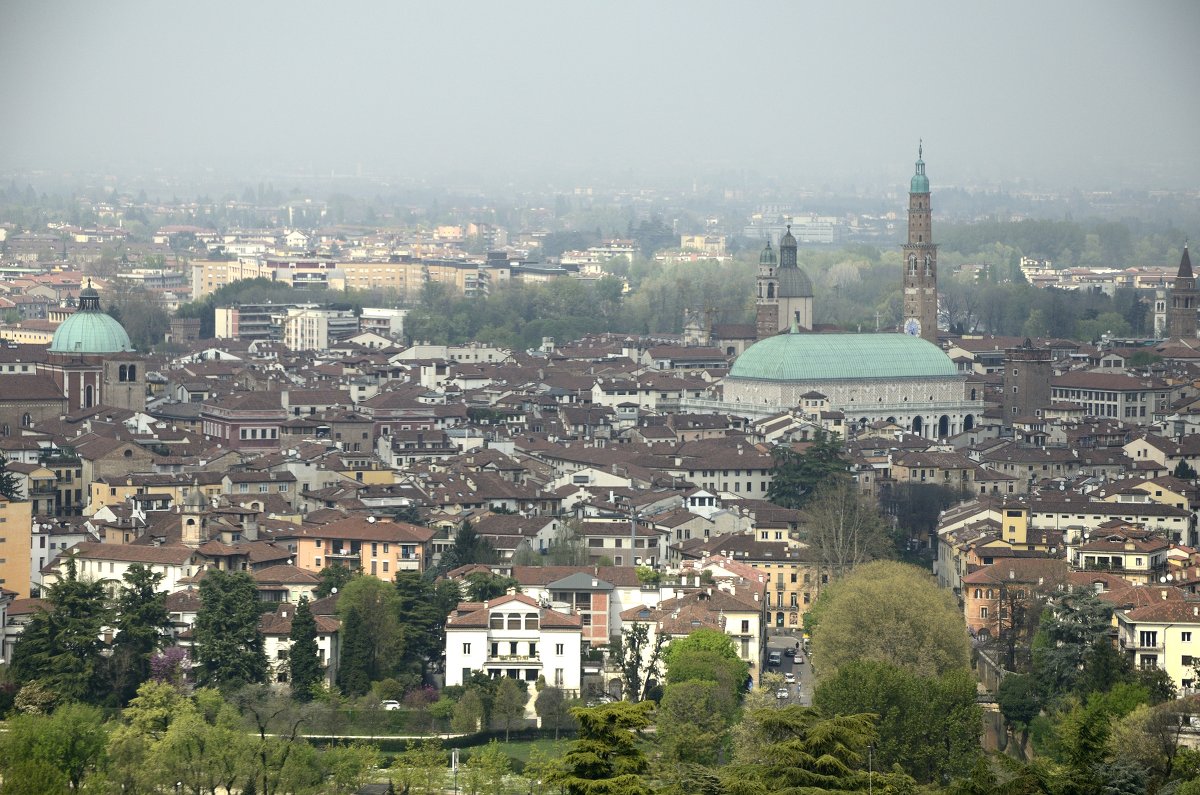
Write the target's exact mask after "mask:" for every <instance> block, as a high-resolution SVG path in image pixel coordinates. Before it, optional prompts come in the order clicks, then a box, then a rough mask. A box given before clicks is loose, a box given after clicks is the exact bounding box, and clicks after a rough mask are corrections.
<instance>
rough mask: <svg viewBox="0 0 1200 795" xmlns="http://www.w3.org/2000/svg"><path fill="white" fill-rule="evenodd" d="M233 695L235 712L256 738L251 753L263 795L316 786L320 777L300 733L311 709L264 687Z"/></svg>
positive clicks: (311, 754) (248, 688)
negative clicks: (242, 717) (245, 721)
mask: <svg viewBox="0 0 1200 795" xmlns="http://www.w3.org/2000/svg"><path fill="white" fill-rule="evenodd" d="M236 695H237V702H236V703H237V706H238V709H239V710H240V711H241V713H242V715H243V716H245V718H246V719H247V720H248V721H249V722H250V724H251V727H252V730H253V732H254V734H255V735H256V737H255V738H254V740H253V745H252V747H251V751H252V753H253V756H254V759H255V777H256V778H257V779H258V787H259V789H261V791H262V795H273V794H274V793H286V792H294V791H295V790H296V789H298V788H307V787H315V786H316V785H317V784H319V783H320V778H321V776H320V771H319V770H315V769H314V768H315V767H316V764H315V762H316V760H315V759H314V757H313V749H312V747H311V746H309V745H308V744H307V742H305V740H304V738H303V737H302V736H301V734H300V727H301V726H303V725H304V724H305V723H306V722H307V721H308V720H309V718H310V716H311V709H312V708H311V707H310V706H308V705H298V704H296V702H295V701H293V700H292V699H291V698H288V697H287V696H285V695H283V694H281V693H279V692H277V691H275V690H272V689H271V688H270V687H268V686H266V685H249V686H247V687H245V688H243V689H241V690H239V691H238V692H237V694H236ZM313 779H315V781H314V780H313Z"/></svg>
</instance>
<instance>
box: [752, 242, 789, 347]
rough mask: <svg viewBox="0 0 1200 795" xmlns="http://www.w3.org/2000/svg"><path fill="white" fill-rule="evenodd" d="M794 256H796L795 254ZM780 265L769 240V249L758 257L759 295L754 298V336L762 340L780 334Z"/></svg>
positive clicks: (764, 250) (757, 280)
mask: <svg viewBox="0 0 1200 795" xmlns="http://www.w3.org/2000/svg"><path fill="white" fill-rule="evenodd" d="M792 256H793V257H794V256H795V253H794V252H793V254H792ZM778 265H779V260H778V259H777V258H776V257H775V250H774V249H773V248H771V241H770V240H767V247H766V248H764V249H763V250H762V253H761V254H759V255H758V278H757V279H756V282H757V289H758V294H757V295H756V296H755V298H754V307H755V317H754V336H755V337H756V338H757V339H760V340H765V339H766V338H767V337H773V336H775V335H776V334H778V333H779V275H778V273H777V266H778Z"/></svg>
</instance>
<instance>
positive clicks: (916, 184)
mask: <svg viewBox="0 0 1200 795" xmlns="http://www.w3.org/2000/svg"><path fill="white" fill-rule="evenodd" d="M908 192H909V193H929V177H927V176H925V145H924V144H918V146H917V171H916V173H915V174H913V178H912V182H910V183H909V184H908Z"/></svg>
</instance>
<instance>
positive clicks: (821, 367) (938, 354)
mask: <svg viewBox="0 0 1200 795" xmlns="http://www.w3.org/2000/svg"><path fill="white" fill-rule="evenodd" d="M957 374H958V369H957V368H956V367H955V366H954V362H952V361H951V360H950V357H949V356H947V355H946V354H945V353H944V352H943V351H942V349H941V348H939V347H938V346H936V345H934V344H933V343H932V342H928V341H927V340H923V339H921V338H920V337H910V336H909V335H907V334H807V333H806V334H801V333H795V332H793V333H791V334H778V335H776V336H774V337H768V338H767V339H765V340H762V341H761V342H757V343H755V344H754V345H751V346H750V347H749V348H747V349H746V352H745V353H743V354H742V355H741V356H739V357H738V358H737V360H736V361H735V362H734V363H733V368H732V369H731V370H730V371H729V376H728V377H729V378H730V379H734V380H739V379H741V380H748V381H841V380H847V379H857V378H945V377H949V376H954V375H957Z"/></svg>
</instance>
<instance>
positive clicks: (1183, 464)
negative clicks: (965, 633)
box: [0, 458, 1196, 493]
mask: <svg viewBox="0 0 1200 795" xmlns="http://www.w3.org/2000/svg"><path fill="white" fill-rule="evenodd" d="M1171 474H1172V475H1173V476H1174V477H1177V478H1179V479H1180V480H1195V479H1196V470H1195V468H1194V467H1192V465H1191V464H1189V463H1188V462H1187V460H1186V459H1183V458H1181V459H1179V463H1178V464H1176V465H1175V471H1173V472H1172V473H1171ZM0 477H2V476H0ZM0 493H3V487H2V486H0Z"/></svg>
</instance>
